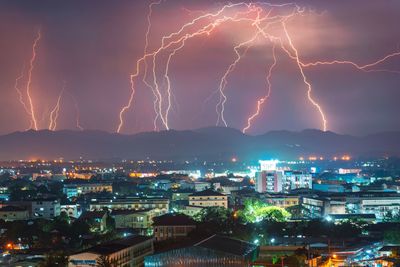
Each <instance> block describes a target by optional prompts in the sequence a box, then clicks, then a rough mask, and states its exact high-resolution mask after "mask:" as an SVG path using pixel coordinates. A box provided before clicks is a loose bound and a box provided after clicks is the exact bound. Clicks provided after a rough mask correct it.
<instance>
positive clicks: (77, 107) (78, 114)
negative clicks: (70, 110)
mask: <svg viewBox="0 0 400 267" xmlns="http://www.w3.org/2000/svg"><path fill="white" fill-rule="evenodd" d="M69 95H70V96H71V99H72V101H73V102H74V107H75V127H76V128H77V129H79V130H81V131H83V130H84V128H83V127H82V125H81V121H80V117H81V114H80V111H79V105H78V101H77V100H76V98H75V97H74V95H73V94H71V93H70V94H69Z"/></svg>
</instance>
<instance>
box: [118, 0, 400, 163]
mask: <svg viewBox="0 0 400 267" xmlns="http://www.w3.org/2000/svg"><path fill="white" fill-rule="evenodd" d="M161 3H162V0H158V1H154V2H152V3H150V5H149V8H148V14H147V29H146V33H145V45H144V50H143V55H142V57H140V58H139V59H138V60H137V61H136V67H135V69H134V71H133V72H132V73H131V75H130V95H129V98H128V101H127V103H126V104H125V105H124V106H123V107H122V108H121V109H120V111H119V124H118V126H117V129H116V131H117V132H118V133H119V132H121V130H122V128H123V127H124V125H125V119H124V116H125V113H126V112H127V111H128V110H129V109H130V108H131V107H132V104H133V101H134V96H135V92H136V87H137V84H136V82H137V81H136V80H137V79H138V77H139V76H140V75H142V82H143V83H144V84H145V85H146V86H147V87H148V88H150V89H151V92H152V94H153V96H154V100H153V109H154V112H155V117H154V120H153V126H154V130H158V129H159V127H163V128H165V129H167V130H169V129H170V119H169V115H170V111H171V109H172V97H173V91H172V86H171V79H170V76H169V71H170V64H171V62H172V59H173V57H174V56H175V55H176V54H177V53H178V51H180V50H181V49H182V48H184V47H185V46H186V42H187V40H189V39H192V38H195V37H199V36H204V35H205V36H209V35H210V34H211V33H212V32H213V31H214V29H215V28H217V27H219V26H220V25H222V24H223V23H226V22H230V23H233V22H246V23H248V25H250V26H251V27H253V28H254V29H255V30H256V32H255V34H254V35H252V36H251V37H250V38H249V39H246V40H243V41H241V42H240V43H239V44H238V45H236V46H235V47H234V52H235V58H234V59H233V61H232V63H231V64H230V65H229V66H228V68H227V69H226V71H225V72H224V75H223V76H222V78H221V79H220V81H219V86H218V90H217V93H219V101H218V104H217V105H216V112H217V116H218V117H217V122H216V125H220V124H222V125H223V126H228V123H227V121H226V119H225V115H224V112H225V103H226V102H227V95H226V93H225V89H226V87H227V84H228V77H229V75H230V74H231V73H232V72H233V71H234V70H235V68H236V66H237V64H238V63H239V62H240V61H241V59H242V58H243V57H244V55H245V54H246V52H247V50H248V49H250V48H251V47H252V45H253V42H254V41H255V40H256V39H257V38H258V37H259V35H262V36H263V37H264V39H265V40H266V41H269V42H271V43H272V56H273V63H272V64H271V65H270V66H269V69H268V75H267V77H266V79H267V87H266V88H267V90H266V91H267V92H266V94H265V95H264V96H262V97H261V98H259V99H258V100H257V103H256V109H255V111H254V112H253V113H252V114H251V115H250V116H249V117H248V118H247V124H246V125H245V126H244V127H243V129H242V131H243V132H244V133H246V132H248V131H249V130H250V129H251V127H252V124H253V122H254V120H255V119H256V118H257V117H258V116H259V115H260V112H261V109H262V107H263V105H264V104H265V102H266V101H267V100H268V98H269V97H270V94H271V90H272V85H271V79H272V73H273V69H274V67H275V66H276V64H277V57H276V45H277V44H278V45H279V44H280V48H281V49H282V50H283V51H284V52H285V53H286V54H287V55H288V56H289V57H290V58H291V59H293V60H294V62H295V63H296V66H297V68H298V70H299V72H300V74H301V78H302V81H303V83H304V84H305V86H306V96H307V101H308V102H309V103H310V105H311V106H312V107H313V108H315V109H316V111H317V112H318V114H319V116H320V119H321V127H320V128H321V129H322V130H324V131H327V130H328V120H327V116H326V114H325V112H324V109H323V107H322V106H321V104H320V103H319V102H318V101H317V100H316V98H315V96H314V90H313V87H312V85H311V82H310V80H309V79H308V77H307V76H306V73H305V71H304V69H305V68H307V67H314V66H320V65H331V64H350V65H352V66H354V67H356V68H357V69H359V70H361V71H365V72H372V71H375V72H376V71H385V72H394V73H400V71H396V70H386V69H378V68H375V67H377V66H378V65H379V64H381V63H383V62H385V61H386V60H388V59H390V58H393V57H395V56H399V55H400V52H395V53H392V54H389V55H387V56H385V57H383V58H381V59H379V60H377V61H375V62H372V63H369V64H366V65H360V64H357V63H354V62H352V61H347V60H343V61H341V60H333V61H316V62H309V63H304V62H302V61H301V59H300V56H299V51H298V49H297V48H296V46H295V45H294V43H293V41H292V37H291V35H290V33H289V31H288V29H287V25H286V23H287V22H288V21H289V19H290V18H292V17H294V16H296V15H302V13H303V12H304V10H305V9H302V8H300V7H299V6H297V5H296V4H294V3H288V4H282V5H274V4H270V3H260V2H256V3H244V2H239V3H235V4H226V5H224V6H222V7H221V8H219V9H218V10H216V11H214V12H208V13H207V12H203V11H200V12H197V11H196V13H200V15H199V16H197V17H195V18H193V19H192V20H191V21H189V22H187V23H183V25H181V27H180V28H179V29H178V30H177V31H174V32H171V33H169V34H167V35H164V36H163V37H162V38H161V44H160V46H159V47H157V48H156V49H154V50H153V51H151V52H149V37H150V32H151V27H152V21H151V18H152V14H153V7H154V6H155V5H159V4H161ZM288 6H291V7H293V9H292V11H291V13H289V14H284V15H282V14H281V13H280V12H278V15H275V16H272V17H270V14H271V12H272V10H273V9H276V8H278V7H288ZM189 12H190V11H189ZM191 14H193V12H191ZM271 24H278V25H280V26H279V29H281V33H283V34H281V33H279V34H273V33H272V32H271V31H270V30H268V29H267V28H268V26H269V25H271ZM160 66H163V69H161V68H160ZM149 67H150V68H151V70H149V69H148V68H149ZM149 71H151V72H152V73H151V75H150V74H149ZM148 74H149V75H148ZM162 82H165V85H164V84H163V83H162ZM214 94H215V92H213V95H214ZM159 123H160V124H159ZM321 160H322V159H321Z"/></svg>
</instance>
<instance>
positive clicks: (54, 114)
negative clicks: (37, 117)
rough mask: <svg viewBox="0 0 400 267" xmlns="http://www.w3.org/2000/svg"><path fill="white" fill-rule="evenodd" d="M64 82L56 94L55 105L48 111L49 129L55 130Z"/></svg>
mask: <svg viewBox="0 0 400 267" xmlns="http://www.w3.org/2000/svg"><path fill="white" fill-rule="evenodd" d="M65 84H66V83H65V82H64V83H63V87H62V89H61V91H60V93H59V95H58V98H57V102H56V105H55V106H54V108H53V109H52V110H51V112H50V124H49V130H50V131H55V130H56V128H57V119H58V115H59V112H60V107H61V98H62V96H63V94H64V90H65Z"/></svg>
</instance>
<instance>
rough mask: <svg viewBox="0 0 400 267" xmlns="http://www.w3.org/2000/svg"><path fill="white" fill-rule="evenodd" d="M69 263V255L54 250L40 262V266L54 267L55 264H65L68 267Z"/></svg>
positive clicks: (64, 266)
mask: <svg viewBox="0 0 400 267" xmlns="http://www.w3.org/2000/svg"><path fill="white" fill-rule="evenodd" d="M67 265H68V256H67V255H66V254H65V253H64V252H62V251H59V252H54V253H50V254H47V255H46V258H45V259H44V261H42V262H41V263H39V265H38V267H54V266H63V267H66V266H67Z"/></svg>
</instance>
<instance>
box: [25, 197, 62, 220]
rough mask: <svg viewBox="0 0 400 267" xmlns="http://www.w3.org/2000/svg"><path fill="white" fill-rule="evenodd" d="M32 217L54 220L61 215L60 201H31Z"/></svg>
mask: <svg viewBox="0 0 400 267" xmlns="http://www.w3.org/2000/svg"><path fill="white" fill-rule="evenodd" d="M31 207H32V215H31V216H32V217H33V218H43V219H53V218H54V217H57V216H59V215H60V213H61V205H60V201H59V199H57V198H38V199H34V200H32V201H31Z"/></svg>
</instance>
